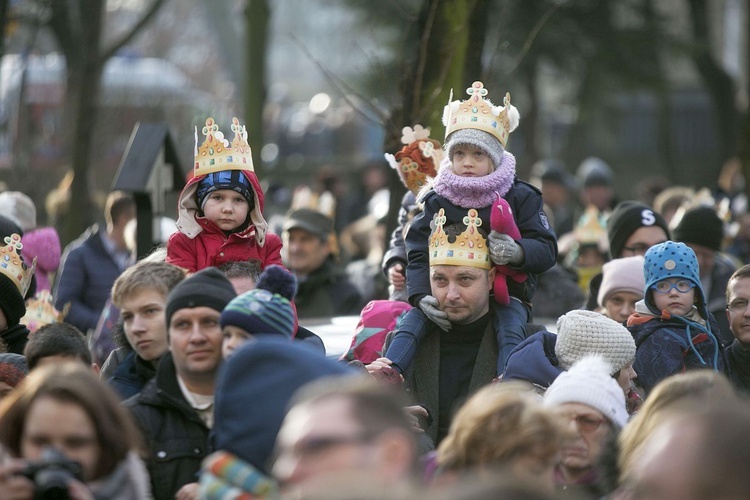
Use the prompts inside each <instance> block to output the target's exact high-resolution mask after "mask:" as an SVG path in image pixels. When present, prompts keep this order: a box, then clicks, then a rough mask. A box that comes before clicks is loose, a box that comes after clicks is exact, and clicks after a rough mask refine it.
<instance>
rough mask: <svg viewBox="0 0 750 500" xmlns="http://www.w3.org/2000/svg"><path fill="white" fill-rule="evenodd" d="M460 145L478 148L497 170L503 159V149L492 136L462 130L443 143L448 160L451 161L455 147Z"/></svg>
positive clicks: (478, 131) (473, 130)
mask: <svg viewBox="0 0 750 500" xmlns="http://www.w3.org/2000/svg"><path fill="white" fill-rule="evenodd" d="M462 144H468V145H470V146H474V147H475V148H479V149H481V150H482V151H484V152H485V153H487V155H488V156H489V157H490V160H492V164H493V165H494V167H495V170H497V169H498V168H499V167H500V162H501V161H502V159H503V153H504V152H505V149H504V148H503V145H502V144H500V141H498V140H497V139H495V137H493V136H492V135H490V134H488V133H487V132H484V131H482V130H479V129H476V128H462V129H460V130H456V131H455V132H453V133H452V134H451V135H450V136H448V140H447V142H446V143H445V150H446V151H447V152H448V158H450V159H451V160H453V153H454V152H455V150H456V147H457V146H459V145H462Z"/></svg>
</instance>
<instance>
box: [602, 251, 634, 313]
mask: <svg viewBox="0 0 750 500" xmlns="http://www.w3.org/2000/svg"><path fill="white" fill-rule="evenodd" d="M643 262H644V259H643V256H642V255H636V256H634V257H623V258H621V259H614V260H610V261H609V262H607V263H606V264H604V266H603V267H602V284H601V286H600V287H599V295H597V302H598V303H599V307H604V303H605V302H606V301H607V299H608V298H609V297H610V295H612V294H613V293H615V292H632V293H634V294H636V295H638V296H639V297H640V298H643V290H644V289H645V288H646V280H645V279H644V278H643Z"/></svg>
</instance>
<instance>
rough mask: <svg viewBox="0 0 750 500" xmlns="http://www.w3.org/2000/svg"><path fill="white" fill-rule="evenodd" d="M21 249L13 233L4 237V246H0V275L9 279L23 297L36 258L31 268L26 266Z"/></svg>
mask: <svg viewBox="0 0 750 500" xmlns="http://www.w3.org/2000/svg"><path fill="white" fill-rule="evenodd" d="M22 248H23V243H21V237H20V236H19V235H18V234H16V233H13V234H11V235H10V236H6V237H5V245H4V246H0V273H3V274H4V275H5V276H7V277H8V278H10V280H11V281H12V282H13V284H14V285H16V288H18V291H19V292H20V293H21V296H24V297H25V296H26V292H27V291H28V290H29V286H30V285H31V278H32V277H33V276H34V269H36V257H34V262H32V263H31V266H30V267H29V266H27V265H26V264H24V262H23V259H22V258H21V253H20V252H21V249H22Z"/></svg>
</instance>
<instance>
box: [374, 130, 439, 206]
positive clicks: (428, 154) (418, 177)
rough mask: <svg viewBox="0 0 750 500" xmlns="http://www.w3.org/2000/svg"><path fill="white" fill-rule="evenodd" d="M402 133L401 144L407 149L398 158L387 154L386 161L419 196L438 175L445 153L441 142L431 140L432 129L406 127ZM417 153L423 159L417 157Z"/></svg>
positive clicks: (397, 155)
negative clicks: (429, 181) (430, 178)
mask: <svg viewBox="0 0 750 500" xmlns="http://www.w3.org/2000/svg"><path fill="white" fill-rule="evenodd" d="M401 133H402V135H401V143H402V144H404V145H405V147H404V148H403V149H401V151H399V152H398V153H397V154H396V156H394V155H392V154H389V153H386V154H385V159H386V160H387V161H388V163H389V164H390V165H391V167H392V168H393V169H395V170H396V172H398V176H399V177H400V178H401V182H403V183H404V186H406V188H407V189H408V190H409V191H411V192H412V193H414V194H417V193H419V191H420V190H421V189H422V188H423V187H424V186H425V185H426V184H427V178H428V177H435V176H436V175H437V168H438V167H439V166H440V162H441V161H442V160H443V156H444V155H445V153H444V152H443V149H442V148H441V147H440V143H439V142H437V141H436V140H434V139H432V140H430V129H425V128H424V127H422V125H414V128H413V129H412V128H411V127H404V128H403V129H402V130H401ZM415 143H417V144H415ZM435 144H437V147H435ZM415 153H418V155H419V156H421V158H419V157H418V156H415ZM397 157H398V159H396V158H397Z"/></svg>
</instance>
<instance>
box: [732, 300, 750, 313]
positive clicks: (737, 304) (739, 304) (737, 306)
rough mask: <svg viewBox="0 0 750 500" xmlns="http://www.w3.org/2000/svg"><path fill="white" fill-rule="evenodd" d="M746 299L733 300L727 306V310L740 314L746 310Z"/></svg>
mask: <svg viewBox="0 0 750 500" xmlns="http://www.w3.org/2000/svg"><path fill="white" fill-rule="evenodd" d="M747 304H748V301H747V299H734V300H733V301H732V302H730V303H729V304H728V305H727V309H729V310H730V311H732V312H740V311H745V310H747Z"/></svg>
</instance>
